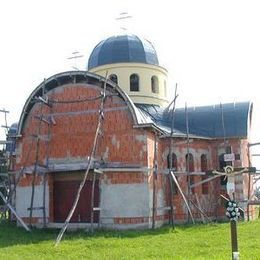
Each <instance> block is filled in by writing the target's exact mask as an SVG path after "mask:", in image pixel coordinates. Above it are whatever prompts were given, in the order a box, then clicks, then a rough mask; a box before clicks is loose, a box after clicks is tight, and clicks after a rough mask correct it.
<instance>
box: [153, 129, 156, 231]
mask: <svg viewBox="0 0 260 260" xmlns="http://www.w3.org/2000/svg"><path fill="white" fill-rule="evenodd" d="M156 180H157V134H156V132H154V159H153V213H152V228H153V229H154V228H155V217H156Z"/></svg>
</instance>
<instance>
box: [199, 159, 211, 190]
mask: <svg viewBox="0 0 260 260" xmlns="http://www.w3.org/2000/svg"><path fill="white" fill-rule="evenodd" d="M200 167H201V171H202V172H206V171H207V170H208V160H207V155H206V154H202V155H201V157H200ZM207 178H208V175H202V176H201V181H204V180H206V179H207ZM201 189H202V191H201V192H202V194H208V193H209V183H208V182H204V183H202V185H201Z"/></svg>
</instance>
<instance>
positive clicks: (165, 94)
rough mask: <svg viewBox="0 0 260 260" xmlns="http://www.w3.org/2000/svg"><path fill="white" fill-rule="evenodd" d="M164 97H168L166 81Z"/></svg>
mask: <svg viewBox="0 0 260 260" xmlns="http://www.w3.org/2000/svg"><path fill="white" fill-rule="evenodd" d="M163 87H164V96H165V97H167V84H166V80H164V85H163Z"/></svg>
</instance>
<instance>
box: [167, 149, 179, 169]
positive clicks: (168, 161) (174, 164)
mask: <svg viewBox="0 0 260 260" xmlns="http://www.w3.org/2000/svg"><path fill="white" fill-rule="evenodd" d="M171 159H172V165H170V162H171ZM170 167H171V168H172V170H173V171H177V156H176V154H175V153H172V158H170V154H168V156H167V168H168V169H170Z"/></svg>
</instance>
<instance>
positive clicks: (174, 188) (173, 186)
mask: <svg viewBox="0 0 260 260" xmlns="http://www.w3.org/2000/svg"><path fill="white" fill-rule="evenodd" d="M170 157H171V158H170ZM171 161H172V165H171V163H170V162H171ZM167 168H168V169H170V168H172V171H173V172H175V171H177V156H176V154H175V153H172V156H170V154H168V155H167ZM176 179H178V178H177V176H176ZM170 181H172V189H173V195H177V194H178V187H177V185H176V183H175V181H173V180H172V178H170Z"/></svg>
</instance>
